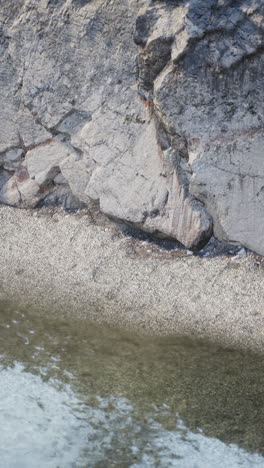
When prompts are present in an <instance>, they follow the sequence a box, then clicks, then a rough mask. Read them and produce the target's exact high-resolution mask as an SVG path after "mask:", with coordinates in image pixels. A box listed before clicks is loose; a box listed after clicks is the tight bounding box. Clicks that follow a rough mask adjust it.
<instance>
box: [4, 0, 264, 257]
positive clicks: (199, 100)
mask: <svg viewBox="0 0 264 468" xmlns="http://www.w3.org/2000/svg"><path fill="white" fill-rule="evenodd" d="M263 19H264V5H263V2H262V1H261V0H241V1H234V0H189V1H186V0H163V1H162V0H160V1H159V0H153V1H150V0H148V1H143V0H127V1H124V0H56V1H55V0H1V1H0V43H1V56H0V61H1V62H0V96H1V103H2V111H1V114H0V201H1V202H2V203H6V204H9V205H12V206H18V207H36V206H38V205H39V204H43V203H59V204H62V205H63V206H66V207H68V208H76V207H78V206H80V205H81V204H85V205H87V206H88V207H91V208H92V207H93V206H94V205H95V206H99V207H100V210H101V211H102V212H103V213H105V214H106V215H108V216H110V217H112V218H114V219H119V220H123V221H125V222H126V223H129V224H130V225H132V226H135V227H137V228H140V229H143V230H145V231H147V232H150V233H153V234H156V235H162V236H164V237H169V238H174V239H177V240H178V241H180V242H181V243H182V244H184V245H185V246H186V247H188V248H191V249H199V248H200V247H201V246H203V245H204V244H205V243H206V242H207V240H208V239H209V238H210V236H211V234H212V232H214V234H215V235H216V237H218V238H219V239H223V240H227V241H231V242H237V243H241V244H243V245H245V246H247V247H249V248H251V249H253V250H255V251H257V252H258V253H260V254H262V255H264V236H263V232H264V162H263V158H264V149H263V148H264V126H263V119H264V115H263V102H262V101H263V95H264V80H263V71H264V54H263V51H264V34H263V29H264V21H263Z"/></svg>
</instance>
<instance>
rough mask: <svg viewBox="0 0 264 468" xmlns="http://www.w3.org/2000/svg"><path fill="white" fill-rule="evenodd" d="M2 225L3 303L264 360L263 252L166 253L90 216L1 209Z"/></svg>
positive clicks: (0, 278)
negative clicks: (185, 339) (197, 342)
mask: <svg viewBox="0 0 264 468" xmlns="http://www.w3.org/2000/svg"><path fill="white" fill-rule="evenodd" d="M0 223H1V228H0V300H2V301H13V302H16V303H17V302H18V303H19V305H20V306H21V307H32V308H35V309H36V310H37V311H39V312H40V313H45V311H47V310H48V311H52V313H54V314H55V313H56V314H60V315H62V316H65V317H67V316H71V317H72V316H76V317H79V318H80V319H89V320H92V321H95V322H100V323H104V324H108V325H112V326H115V327H116V326H117V327H120V328H124V329H126V330H133V331H138V332H140V333H143V334H148V335H160V336H161V335H174V336H181V337H184V336H188V337H191V338H195V339H198V340H205V341H208V342H213V343H214V344H216V345H221V346H224V347H230V348H234V349H235V348H237V349H241V350H247V351H253V352H258V353H264V294H263V291H264V267H263V264H262V262H261V260H258V258H257V257H256V256H255V254H253V253H248V254H245V255H238V256H230V255H227V254H223V255H219V256H214V257H201V256H196V255H188V252H186V251H183V250H181V249H180V248H178V249H171V250H167V249H163V248H160V246H159V245H156V244H155V243H153V244H152V243H149V242H146V241H144V240H140V239H135V238H132V237H131V236H128V235H125V234H124V233H122V232H121V231H119V230H118V229H117V228H116V227H115V225H114V224H113V223H111V222H110V221H109V222H102V223H101V225H98V224H94V223H93V221H92V219H91V217H90V216H89V215H88V214H87V212H86V211H85V210H82V211H81V212H80V213H77V214H67V213H66V212H64V211H62V210H59V209H54V210H48V209H40V210H33V211H32V210H20V209H15V208H10V207H7V206H0Z"/></svg>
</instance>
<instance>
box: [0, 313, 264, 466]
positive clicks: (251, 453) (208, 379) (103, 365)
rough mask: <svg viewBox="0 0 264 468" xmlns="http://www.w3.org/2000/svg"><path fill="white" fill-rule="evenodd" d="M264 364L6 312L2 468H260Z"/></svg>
mask: <svg viewBox="0 0 264 468" xmlns="http://www.w3.org/2000/svg"><path fill="white" fill-rule="evenodd" d="M263 403H264V362H263V359H262V358H261V357H258V356H253V355H246V354H241V353H238V352H235V351H230V350H220V349H217V348H213V347H208V346H206V345H204V344H197V343H193V342H190V341H187V340H179V339H175V338H173V337H170V338H163V339H157V338H156V339H154V338H153V339H150V338H143V337H140V336H136V335H130V334H128V333H122V332H120V331H117V330H113V329H109V328H102V327H98V326H96V325H94V324H92V323H89V322H85V321H80V320H69V319H68V318H67V319H63V318H58V317H56V316H55V315H54V314H52V313H49V314H47V315H46V316H45V317H44V316H39V315H38V314H37V313H34V311H24V310H23V311H22V310H19V309H17V308H14V307H11V306H7V305H4V304H2V305H0V427H1V433H0V467H1V468H31V467H32V468H42V467H43V468H49V467H50V468H71V467H82V468H83V467H87V468H88V467H89V468H93V467H95V468H104V467H105V468H109V467H120V468H122V467H131V468H148V467H149V468H154V467H155V468H156V467H157V468H159V467H161V468H163V467H164V468H170V467H177V468H207V467H208V468H218V467H219V468H223V467H224V468H225V467H228V468H229V467H230V468H232V467H239V468H241V467H242V468H243V467H254V466H258V467H264V404H263Z"/></svg>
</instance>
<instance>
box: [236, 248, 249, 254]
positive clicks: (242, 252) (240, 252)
mask: <svg viewBox="0 0 264 468" xmlns="http://www.w3.org/2000/svg"><path fill="white" fill-rule="evenodd" d="M237 255H247V251H246V249H245V248H244V247H242V249H240V250H239V251H238V252H237Z"/></svg>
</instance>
